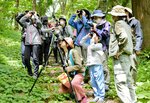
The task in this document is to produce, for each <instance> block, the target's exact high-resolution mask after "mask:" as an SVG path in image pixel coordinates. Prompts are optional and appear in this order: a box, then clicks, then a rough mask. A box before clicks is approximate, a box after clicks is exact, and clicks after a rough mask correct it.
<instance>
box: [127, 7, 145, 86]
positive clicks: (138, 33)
mask: <svg viewBox="0 0 150 103" xmlns="http://www.w3.org/2000/svg"><path fill="white" fill-rule="evenodd" d="M125 13H126V15H127V23H128V24H129V25H130V27H131V29H132V34H133V46H134V48H133V49H134V52H133V54H132V55H131V60H132V76H133V79H134V84H136V79H137V78H136V77H137V58H136V56H137V55H139V54H140V51H141V47H142V42H143V33H142V29H141V24H140V21H139V20H137V19H136V18H135V17H133V14H132V10H131V9H130V8H128V7H125Z"/></svg>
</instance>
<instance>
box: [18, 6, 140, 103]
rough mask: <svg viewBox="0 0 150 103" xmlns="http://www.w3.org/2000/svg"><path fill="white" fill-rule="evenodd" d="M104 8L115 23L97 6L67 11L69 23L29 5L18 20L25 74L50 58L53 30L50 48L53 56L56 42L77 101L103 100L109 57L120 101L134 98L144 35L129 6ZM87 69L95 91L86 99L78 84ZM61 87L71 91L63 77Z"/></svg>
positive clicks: (125, 102)
mask: <svg viewBox="0 0 150 103" xmlns="http://www.w3.org/2000/svg"><path fill="white" fill-rule="evenodd" d="M108 14H110V15H112V19H113V21H114V24H113V25H111V23H110V22H108V21H107V20H106V18H105V17H106V14H105V13H103V12H102V11H101V10H94V11H93V13H92V14H91V13H90V12H89V11H88V10H86V9H81V10H77V11H76V13H75V14H73V15H72V16H71V17H70V19H69V21H68V24H69V25H68V24H67V19H66V18H65V17H64V16H63V17H60V18H59V20H58V21H59V22H58V24H57V23H55V22H53V21H51V22H48V17H46V16H43V17H41V18H40V17H39V16H38V15H37V13H36V12H32V11H26V13H25V14H23V15H21V16H20V15H19V16H18V17H17V18H16V20H17V21H18V23H19V24H20V25H21V26H22V27H23V30H22V38H23V39H22V47H23V49H22V61H23V64H24V65H25V67H26V68H27V70H28V74H29V75H30V76H34V77H35V78H36V77H37V76H38V69H39V65H41V64H45V63H46V62H47V60H48V55H49V48H50V44H51V43H52V42H51V41H52V39H53V34H55V35H54V36H56V38H57V39H58V40H57V43H56V44H55V43H54V48H53V49H54V55H56V62H58V59H57V54H55V53H57V49H58V47H59V48H61V53H62V55H63V60H64V63H65V67H66V68H65V69H66V71H67V72H68V73H69V75H70V77H71V78H72V80H71V85H72V87H73V91H74V92H75V95H76V97H77V101H78V102H79V103H88V102H98V103H103V102H104V99H105V92H106V91H107V90H109V81H110V74H109V68H108V63H107V62H108V57H112V58H113V62H114V66H113V67H114V80H115V87H116V91H117V94H118V96H119V98H120V99H121V101H122V102H123V103H136V102H137V99H136V94H135V88H134V86H135V82H136V76H137V59H136V56H137V55H139V54H140V51H141V46H142V41H143V35H142V30H141V25H140V22H139V21H138V20H137V19H135V17H133V14H132V10H131V9H130V8H127V7H123V6H120V5H117V6H114V7H113V8H112V10H111V11H110V12H108ZM77 17H78V18H77ZM76 18H77V19H76ZM53 23H54V24H53ZM72 29H74V31H75V32H73V30H72ZM111 29H112V32H111ZM58 31H59V32H58ZM55 47H56V48H55ZM43 56H44V57H43ZM31 57H32V59H33V60H32V62H33V65H34V73H32V69H31V64H30V58H31ZM85 71H88V73H89V76H90V83H91V87H92V88H93V92H94V97H95V98H94V99H93V100H91V101H88V98H87V96H86V94H85V91H84V89H83V87H82V83H83V80H84V77H85ZM59 92H60V93H71V92H72V90H71V86H70V84H67V85H66V84H63V83H62V84H61V86H60V90H59Z"/></svg>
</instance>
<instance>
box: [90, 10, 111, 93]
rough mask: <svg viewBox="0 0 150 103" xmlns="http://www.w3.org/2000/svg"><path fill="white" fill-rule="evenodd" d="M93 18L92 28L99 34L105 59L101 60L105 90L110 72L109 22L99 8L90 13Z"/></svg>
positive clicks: (107, 88) (107, 87)
mask: <svg viewBox="0 0 150 103" xmlns="http://www.w3.org/2000/svg"><path fill="white" fill-rule="evenodd" d="M91 18H92V19H93V22H94V23H93V29H94V30H95V31H96V32H97V33H98V34H99V36H100V39H101V43H102V45H103V51H104V53H105V56H106V60H105V61H104V62H103V67H104V74H105V90H106V91H108V90H109V82H110V72H109V68H108V63H107V62H108V47H109V38H110V28H111V26H110V23H109V22H108V21H106V19H105V14H104V13H103V12H102V11H101V10H95V11H94V12H93V14H92V15H91Z"/></svg>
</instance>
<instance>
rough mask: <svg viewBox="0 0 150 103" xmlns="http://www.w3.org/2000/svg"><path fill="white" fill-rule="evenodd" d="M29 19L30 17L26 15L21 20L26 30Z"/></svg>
mask: <svg viewBox="0 0 150 103" xmlns="http://www.w3.org/2000/svg"><path fill="white" fill-rule="evenodd" d="M27 19H29V17H28V16H26V15H25V16H23V17H22V18H21V19H20V20H19V22H20V24H21V25H22V26H23V27H24V28H26V27H27Z"/></svg>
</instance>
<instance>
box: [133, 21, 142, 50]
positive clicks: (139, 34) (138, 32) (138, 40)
mask: <svg viewBox="0 0 150 103" xmlns="http://www.w3.org/2000/svg"><path fill="white" fill-rule="evenodd" d="M135 36H136V44H135V47H134V49H135V51H140V50H141V47H142V42H143V33H142V29H141V24H140V22H139V21H138V20H137V23H136V25H135Z"/></svg>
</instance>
